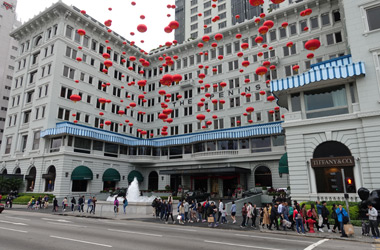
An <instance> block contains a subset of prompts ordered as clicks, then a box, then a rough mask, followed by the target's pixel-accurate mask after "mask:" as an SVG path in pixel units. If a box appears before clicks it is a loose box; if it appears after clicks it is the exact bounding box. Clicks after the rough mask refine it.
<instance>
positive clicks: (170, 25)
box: [169, 21, 179, 30]
mask: <svg viewBox="0 0 380 250" xmlns="http://www.w3.org/2000/svg"><path fill="white" fill-rule="evenodd" d="M169 27H170V28H172V29H173V30H175V29H178V28H179V23H178V22H177V21H171V22H170V23H169Z"/></svg>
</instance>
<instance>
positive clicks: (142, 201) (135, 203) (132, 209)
mask: <svg viewBox="0 0 380 250" xmlns="http://www.w3.org/2000/svg"><path fill="white" fill-rule="evenodd" d="M115 197H117V195H114V196H109V197H108V198H107V201H108V202H112V204H113V202H114V200H115ZM155 198H157V197H156V196H149V197H148V196H140V190H139V182H138V181H137V179H136V177H135V178H134V180H133V181H132V183H131V185H129V187H128V190H127V200H128V206H127V215H128V214H133V215H149V214H152V206H151V205H152V202H153V200H154V199H155ZM117 199H118V200H119V203H120V206H121V207H123V205H122V204H123V201H124V197H122V196H119V197H117ZM121 210H122V208H121Z"/></svg>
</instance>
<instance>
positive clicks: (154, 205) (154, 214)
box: [152, 198, 157, 217]
mask: <svg viewBox="0 0 380 250" xmlns="http://www.w3.org/2000/svg"><path fill="white" fill-rule="evenodd" d="M156 203H157V198H154V200H153V201H152V210H153V217H154V216H156Z"/></svg>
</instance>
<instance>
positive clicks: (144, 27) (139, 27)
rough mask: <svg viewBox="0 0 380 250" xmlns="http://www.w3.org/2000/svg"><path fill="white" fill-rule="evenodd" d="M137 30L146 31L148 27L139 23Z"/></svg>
mask: <svg viewBox="0 0 380 250" xmlns="http://www.w3.org/2000/svg"><path fill="white" fill-rule="evenodd" d="M137 30H138V31H139V32H141V33H145V32H146V31H147V30H148V27H146V25H145V24H139V25H137Z"/></svg>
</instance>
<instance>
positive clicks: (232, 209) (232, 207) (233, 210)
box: [230, 201, 236, 224]
mask: <svg viewBox="0 0 380 250" xmlns="http://www.w3.org/2000/svg"><path fill="white" fill-rule="evenodd" d="M230 212H231V219H232V223H233V224H235V223H236V204H235V202H234V201H232V205H231V209H230Z"/></svg>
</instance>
